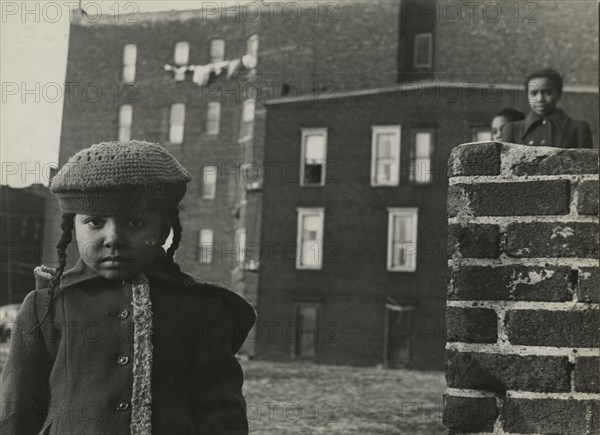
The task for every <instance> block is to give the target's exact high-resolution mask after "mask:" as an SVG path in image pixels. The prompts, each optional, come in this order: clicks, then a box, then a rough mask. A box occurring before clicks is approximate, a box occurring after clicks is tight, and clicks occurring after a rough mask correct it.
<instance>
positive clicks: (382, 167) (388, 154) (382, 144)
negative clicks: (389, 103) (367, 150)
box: [371, 125, 400, 186]
mask: <svg viewBox="0 0 600 435" xmlns="http://www.w3.org/2000/svg"><path fill="white" fill-rule="evenodd" d="M372 130H373V133H372V147H371V155H372V159H371V186H397V185H398V178H399V177H398V174H399V172H400V170H399V168H400V126H399V125H395V126H388V127H372Z"/></svg>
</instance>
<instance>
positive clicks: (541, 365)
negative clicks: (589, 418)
mask: <svg viewBox="0 0 600 435" xmlns="http://www.w3.org/2000/svg"><path fill="white" fill-rule="evenodd" d="M446 382H447V383H448V386H449V387H451V388H469V389H479V390H485V391H499V392H503V391H506V390H523V391H554V392H559V391H570V389H571V381H570V366H569V361H568V359H567V357H555V356H520V355H502V354H493V353H476V352H457V351H454V350H449V351H447V352H446Z"/></svg>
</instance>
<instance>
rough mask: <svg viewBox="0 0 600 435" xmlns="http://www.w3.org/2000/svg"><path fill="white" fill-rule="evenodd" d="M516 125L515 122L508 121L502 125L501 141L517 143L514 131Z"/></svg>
mask: <svg viewBox="0 0 600 435" xmlns="http://www.w3.org/2000/svg"><path fill="white" fill-rule="evenodd" d="M516 130H517V125H516V123H515V122H508V123H506V124H504V127H502V142H508V143H517V139H516V133H515V131H516Z"/></svg>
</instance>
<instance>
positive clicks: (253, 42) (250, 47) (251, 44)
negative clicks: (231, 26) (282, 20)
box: [246, 35, 258, 58]
mask: <svg viewBox="0 0 600 435" xmlns="http://www.w3.org/2000/svg"><path fill="white" fill-rule="evenodd" d="M246 54H249V55H250V56H253V57H255V58H257V57H258V35H250V36H249V37H248V40H247V41H246Z"/></svg>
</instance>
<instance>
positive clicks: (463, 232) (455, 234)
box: [448, 224, 500, 258]
mask: <svg viewBox="0 0 600 435" xmlns="http://www.w3.org/2000/svg"><path fill="white" fill-rule="evenodd" d="M499 254H500V228H499V227H498V225H487V224H484V225H476V224H468V225H464V226H463V225H458V224H454V225H448V257H452V256H453V255H460V256H461V257H466V258H497V257H498V255H499Z"/></svg>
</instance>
